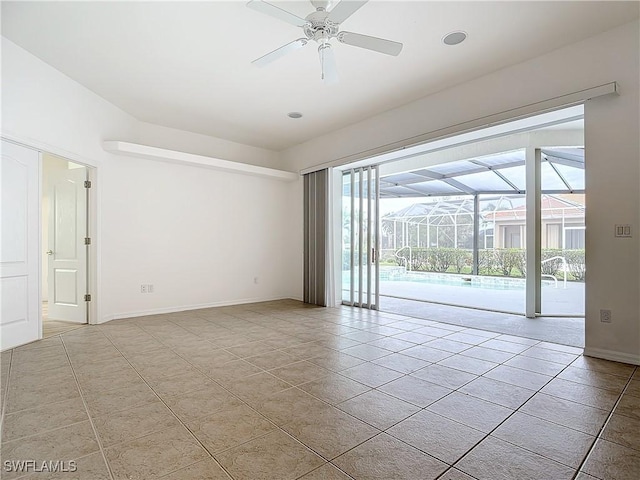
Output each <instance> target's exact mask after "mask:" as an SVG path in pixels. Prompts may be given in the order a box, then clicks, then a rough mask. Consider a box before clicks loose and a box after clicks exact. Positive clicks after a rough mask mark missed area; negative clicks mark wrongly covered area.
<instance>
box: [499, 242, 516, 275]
mask: <svg viewBox="0 0 640 480" xmlns="http://www.w3.org/2000/svg"><path fill="white" fill-rule="evenodd" d="M520 258H521V249H519V248H496V249H495V250H494V259H495V267H496V269H497V270H498V271H499V272H500V273H501V274H502V275H504V276H505V277H509V276H511V272H512V271H513V269H514V268H516V267H517V266H518V264H519V263H520Z"/></svg>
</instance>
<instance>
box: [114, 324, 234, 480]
mask: <svg viewBox="0 0 640 480" xmlns="http://www.w3.org/2000/svg"><path fill="white" fill-rule="evenodd" d="M136 326H137V327H138V328H140V329H141V330H143V331H144V329H143V328H142V327H140V326H139V325H136ZM145 332H146V331H145ZM146 333H148V332H146ZM102 334H103V335H104V336H105V337H106V338H107V339H108V340H109V342H111V345H113V348H115V349H116V350H117V351H118V353H120V355H122V358H124V359H125V360H126V362H127V363H128V364H129V366H130V367H131V368H132V369H133V370H134V371H135V372H136V374H137V375H138V377H140V379H141V380H142V381H143V382H144V384H145V385H146V386H147V387H149V389H150V390H151V391H152V392H153V394H154V395H155V396H156V398H157V399H158V400H159V401H160V402H161V403H162V404H163V405H164V406H165V407H166V408H167V409H168V410H169V412H171V415H172V416H173V417H174V418H175V419H176V420H177V421H178V423H179V424H180V425H182V426H183V427H184V428H185V430H187V432H189V435H190V436H191V437H192V438H193V439H194V440H195V441H196V442H197V443H198V445H200V447H201V448H202V449H203V450H204V451H205V452H207V454H208V455H209V456H210V457H211V460H213V461H214V462H215V463H216V464H217V465H218V466H219V467H220V468H221V469H222V471H224V472H225V473H226V474H227V475H228V476H229V477H230V478H232V479H233V478H234V477H233V476H232V475H231V474H230V473H229V472H228V471H227V469H225V468H224V467H223V466H222V465H221V464H220V463H219V462H218V460H216V458H215V457H214V456H213V455H212V454H211V452H209V450H208V449H207V448H206V447H205V446H204V445H203V444H202V442H201V441H200V440H199V439H198V438H197V437H196V436H195V435H194V433H193V432H192V431H191V429H190V428H189V427H187V425H186V424H185V423H184V422H183V421H182V420H180V418H179V417H178V416H177V415H176V414H175V412H174V411H173V410H172V409H171V407H169V405H167V403H166V402H165V401H164V400H163V399H162V397H161V396H160V395H159V394H158V392H157V391H156V390H155V389H154V388H153V387H152V386H151V385H150V384H149V382H148V381H147V380H146V379H145V378H144V377H143V376H142V374H141V373H140V372H139V371H138V369H137V368H136V367H135V366H134V365H133V364H132V363H131V361H130V360H129V359H128V358H127V356H126V355H125V354H124V353H122V350H120V348H118V346H117V345H116V344H115V343H113V340H112V339H111V337H109V335H107V334H106V333H104V332H102ZM151 336H153V335H151ZM154 338H155V337H154ZM161 343H162V342H161ZM163 345H164V344H163ZM190 365H191V364H190ZM132 408H136V407H132ZM159 431H161V430H156V431H154V432H150V433H147V434H145V435H142V436H141V437H136V438H142V437H145V436H147V435H153V434H154V433H158V432H159ZM120 443H126V441H123V442H120ZM105 461H106V458H105ZM201 461H202V460H198V461H196V462H193V463H190V464H189V465H184V466H183V467H181V468H178V469H175V470H172V471H170V472H167V473H166V474H165V475H162V477H165V476H167V475H170V474H172V473H175V472H177V471H180V470H182V469H184V468H188V467H190V466H192V465H195V464H197V463H199V462H201ZM107 465H109V464H108V462H107ZM109 470H111V466H110V465H109ZM162 477H159V478H160V479H161V478H162Z"/></svg>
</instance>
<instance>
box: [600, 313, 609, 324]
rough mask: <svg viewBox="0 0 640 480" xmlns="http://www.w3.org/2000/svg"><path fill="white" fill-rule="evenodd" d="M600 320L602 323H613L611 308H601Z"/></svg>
mask: <svg viewBox="0 0 640 480" xmlns="http://www.w3.org/2000/svg"><path fill="white" fill-rule="evenodd" d="M600 321H601V322H602V323H611V310H600Z"/></svg>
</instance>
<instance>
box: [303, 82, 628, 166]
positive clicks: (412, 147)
mask: <svg viewBox="0 0 640 480" xmlns="http://www.w3.org/2000/svg"><path fill="white" fill-rule="evenodd" d="M612 94H615V95H617V94H618V85H617V83H616V82H611V83H606V84H604V85H598V86H596V87H592V88H587V89H584V90H579V91H577V92H573V93H569V94H566V95H560V96H558V97H554V98H550V99H547V100H543V101H540V102H535V103H530V104H528V105H523V106H520V107H516V108H512V109H509V110H505V111H503V112H498V113H495V114H491V115H486V116H484V117H480V118H476V119H474V120H469V121H466V122H462V123H458V124H455V125H451V126H448V127H445V128H440V129H437V130H433V131H431V132H426V133H423V134H420V135H416V136H413V137H409V138H405V139H403V140H399V141H397V142H392V143H389V144H386V145H381V146H379V147H375V148H372V149H369V150H365V151H363V152H358V153H354V154H351V155H347V156H345V157H342V158H338V159H335V160H332V161H329V162H325V163H322V164H320V165H315V166H313V167H309V168H305V169H303V170H301V171H300V173H301V174H303V175H304V174H306V173H311V172H315V171H317V170H322V169H324V168H330V167H339V166H342V165H346V164H351V163H353V162H357V161H360V160H369V161H370V164H374V163H375V164H380V163H382V162H386V161H390V160H395V159H397V158H400V155H401V156H402V157H405V156H407V155H417V154H419V153H425V152H427V151H432V150H436V149H441V148H445V147H450V146H454V145H459V144H461V143H466V142H469V141H475V140H477V139H478V138H480V136H482V137H483V138H486V137H487V135H489V134H488V133H487V132H482V133H481V135H477V134H476V135H473V137H474V138H464V139H460V138H455V137H458V136H459V135H462V134H472V133H473V132H477V131H478V130H483V129H487V128H489V127H496V126H499V125H502V124H505V123H510V122H513V121H516V120H522V119H525V118H527V117H531V116H533V115H540V114H543V113H549V112H553V111H555V110H560V109H564V108H567V107H572V106H576V105H581V104H583V103H584V102H586V101H587V100H590V99H592V98H596V97H601V96H604V95H612ZM505 133H513V132H505ZM452 137H453V138H452ZM426 144H429V146H428V147H427V146H426ZM373 157H375V158H373ZM357 166H364V165H360V164H358V165H357Z"/></svg>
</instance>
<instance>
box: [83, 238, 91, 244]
mask: <svg viewBox="0 0 640 480" xmlns="http://www.w3.org/2000/svg"><path fill="white" fill-rule="evenodd" d="M84 244H85V245H91V238H89V237H84Z"/></svg>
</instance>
